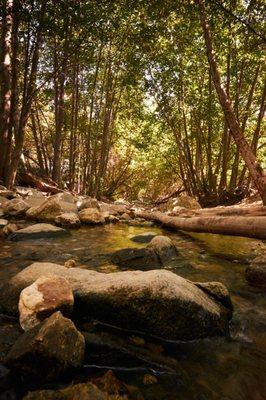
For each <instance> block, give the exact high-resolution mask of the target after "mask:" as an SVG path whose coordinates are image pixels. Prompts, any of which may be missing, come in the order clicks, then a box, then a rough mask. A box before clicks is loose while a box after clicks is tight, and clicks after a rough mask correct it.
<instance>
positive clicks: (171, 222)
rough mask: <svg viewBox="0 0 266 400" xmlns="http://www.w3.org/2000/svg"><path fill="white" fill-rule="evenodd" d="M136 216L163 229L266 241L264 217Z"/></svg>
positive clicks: (148, 213)
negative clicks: (158, 224)
mask: <svg viewBox="0 0 266 400" xmlns="http://www.w3.org/2000/svg"><path fill="white" fill-rule="evenodd" d="M136 215H137V216H138V217H141V218H144V219H147V220H150V221H155V222H157V223H160V224H162V226H164V227H167V228H172V229H176V230H182V231H190V232H200V233H216V234H221V235H233V236H247V237H252V238H257V239H266V216H265V217H264V216H257V217H254V216H247V217H243V216H238V217H236V216H234V217H232V216H229V217H217V216H206V217H191V218H182V217H171V216H168V215H166V214H163V213H161V212H157V211H156V212H147V211H137V212H136Z"/></svg>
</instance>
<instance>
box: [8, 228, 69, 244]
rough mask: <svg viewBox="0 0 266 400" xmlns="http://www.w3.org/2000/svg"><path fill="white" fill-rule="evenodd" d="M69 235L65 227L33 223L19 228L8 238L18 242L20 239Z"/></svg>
mask: <svg viewBox="0 0 266 400" xmlns="http://www.w3.org/2000/svg"><path fill="white" fill-rule="evenodd" d="M67 235H69V232H67V231H66V230H65V229H62V228H59V227H58V226H54V225H51V224H43V223H40V224H34V225H31V226H28V227H27V228H23V229H19V230H17V231H16V232H14V233H12V234H11V235H9V236H8V240H11V241H13V242H19V241H20V240H36V239H44V238H45V239H46V238H48V239H50V238H55V237H62V236H67Z"/></svg>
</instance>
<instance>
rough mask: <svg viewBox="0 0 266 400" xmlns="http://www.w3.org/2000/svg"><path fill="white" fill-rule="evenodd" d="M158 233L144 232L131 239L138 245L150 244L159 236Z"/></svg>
mask: <svg viewBox="0 0 266 400" xmlns="http://www.w3.org/2000/svg"><path fill="white" fill-rule="evenodd" d="M157 235H158V233H154V232H144V233H140V234H139V235H135V236H133V237H132V238H131V240H133V242H137V243H149V242H150V241H151V240H152V239H153V238H154V237H155V236H157Z"/></svg>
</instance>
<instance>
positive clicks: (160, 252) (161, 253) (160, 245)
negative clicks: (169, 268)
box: [147, 235, 178, 264]
mask: <svg viewBox="0 0 266 400" xmlns="http://www.w3.org/2000/svg"><path fill="white" fill-rule="evenodd" d="M147 248H148V249H150V250H152V251H153V252H154V253H155V254H157V256H158V257H159V259H160V261H161V263H162V264H165V263H167V262H168V261H171V260H173V259H175V258H176V257H177V256H178V251H177V248H176V246H175V244H174V242H173V241H172V240H171V239H170V238H169V237H167V236H162V235H158V236H155V237H154V238H153V239H152V240H151V242H150V243H149V244H148V246H147Z"/></svg>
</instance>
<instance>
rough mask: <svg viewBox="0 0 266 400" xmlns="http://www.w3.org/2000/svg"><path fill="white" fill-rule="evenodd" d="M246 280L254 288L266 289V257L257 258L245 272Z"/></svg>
mask: <svg viewBox="0 0 266 400" xmlns="http://www.w3.org/2000/svg"><path fill="white" fill-rule="evenodd" d="M245 276H246V280H247V281H248V283H250V284H251V285H253V286H257V287H260V288H264V289H266V255H265V254H264V255H261V256H258V257H256V258H255V259H254V260H253V261H252V262H251V264H250V266H248V267H247V269H246V271H245Z"/></svg>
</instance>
